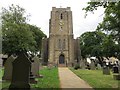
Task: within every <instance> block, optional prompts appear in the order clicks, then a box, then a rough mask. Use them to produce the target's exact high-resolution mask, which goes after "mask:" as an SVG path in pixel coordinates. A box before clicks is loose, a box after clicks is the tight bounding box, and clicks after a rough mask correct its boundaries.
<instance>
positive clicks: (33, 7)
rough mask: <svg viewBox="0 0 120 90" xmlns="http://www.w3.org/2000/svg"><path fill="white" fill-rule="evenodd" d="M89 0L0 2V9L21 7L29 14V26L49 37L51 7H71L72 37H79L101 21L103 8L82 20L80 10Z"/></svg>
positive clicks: (3, 0)
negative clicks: (14, 6) (11, 6)
mask: <svg viewBox="0 0 120 90" xmlns="http://www.w3.org/2000/svg"><path fill="white" fill-rule="evenodd" d="M88 1H90V0H0V8H1V7H8V6H10V5H11V4H15V5H19V6H20V7H23V8H24V9H25V10H26V12H27V14H29V13H30V15H31V17H30V22H29V23H30V24H33V25H36V26H38V27H40V28H41V29H42V31H43V32H44V33H45V34H47V36H48V35H49V19H50V11H51V10H52V7H58V8H59V7H60V6H61V7H63V8H66V7H71V10H72V14H73V33H74V37H75V38H76V37H79V36H80V35H81V34H83V33H84V32H86V31H94V30H95V29H96V27H97V25H98V23H100V22H101V21H102V20H103V12H104V9H103V8H99V9H98V10H97V11H95V13H94V14H92V13H88V16H87V17H86V18H84V15H85V11H83V10H82V8H84V7H86V6H87V2H88Z"/></svg>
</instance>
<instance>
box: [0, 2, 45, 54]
mask: <svg viewBox="0 0 120 90" xmlns="http://www.w3.org/2000/svg"><path fill="white" fill-rule="evenodd" d="M27 20H28V17H27V16H25V9H23V8H21V7H20V6H18V5H13V4H12V5H11V6H9V8H8V9H6V8H3V9H2V37H3V40H2V42H3V43H2V50H3V53H5V54H14V53H18V52H21V51H22V52H27V51H31V52H35V51H36V48H38V47H37V43H38V40H36V37H42V36H43V35H42V34H43V33H42V34H40V35H38V34H39V32H40V33H41V31H40V29H39V31H38V29H37V28H32V29H34V31H33V30H31V27H32V25H29V24H27ZM30 26H31V27H30ZM36 31H38V34H34V32H36ZM35 35H37V36H35Z"/></svg>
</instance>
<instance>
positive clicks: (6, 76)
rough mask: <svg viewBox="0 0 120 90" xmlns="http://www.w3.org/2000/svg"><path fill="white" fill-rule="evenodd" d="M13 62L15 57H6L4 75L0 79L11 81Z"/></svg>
mask: <svg viewBox="0 0 120 90" xmlns="http://www.w3.org/2000/svg"><path fill="white" fill-rule="evenodd" d="M14 60H15V57H14V56H13V55H11V56H10V57H8V59H7V60H6V62H5V64H4V75H3V77H2V79H3V80H11V79H12V69H13V66H12V62H13V61H14Z"/></svg>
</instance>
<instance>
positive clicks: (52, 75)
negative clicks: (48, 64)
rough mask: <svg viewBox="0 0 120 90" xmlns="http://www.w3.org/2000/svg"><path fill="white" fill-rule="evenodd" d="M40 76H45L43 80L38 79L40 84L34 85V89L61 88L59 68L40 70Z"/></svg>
mask: <svg viewBox="0 0 120 90" xmlns="http://www.w3.org/2000/svg"><path fill="white" fill-rule="evenodd" d="M40 74H42V75H43V78H38V79H37V80H38V83H37V84H34V85H32V88H51V89H52V90H53V89H59V88H60V81H59V76H58V68H52V69H48V68H44V69H43V70H40Z"/></svg>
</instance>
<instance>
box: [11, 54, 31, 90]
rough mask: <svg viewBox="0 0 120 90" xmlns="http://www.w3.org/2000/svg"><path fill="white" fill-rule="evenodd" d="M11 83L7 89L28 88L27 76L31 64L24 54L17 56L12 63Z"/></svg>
mask: <svg viewBox="0 0 120 90" xmlns="http://www.w3.org/2000/svg"><path fill="white" fill-rule="evenodd" d="M12 64H13V72H12V81H11V85H10V86H9V89H10V90H11V89H20V88H22V89H23V88H26V89H25V90H27V89H29V88H30V85H29V74H30V65H31V62H30V61H29V59H28V58H27V56H26V55H25V54H24V53H20V54H19V56H18V57H17V58H16V59H15V60H14V61H13V63H12Z"/></svg>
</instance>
